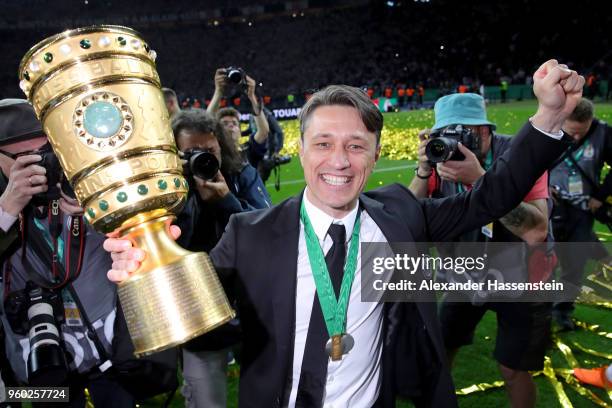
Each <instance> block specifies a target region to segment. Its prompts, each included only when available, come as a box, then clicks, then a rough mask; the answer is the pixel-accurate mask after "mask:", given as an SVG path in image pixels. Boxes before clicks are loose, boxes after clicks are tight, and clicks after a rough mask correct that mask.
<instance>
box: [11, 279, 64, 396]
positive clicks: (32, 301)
mask: <svg viewBox="0 0 612 408" xmlns="http://www.w3.org/2000/svg"><path fill="white" fill-rule="evenodd" d="M4 308H5V312H6V316H7V319H8V321H9V324H10V325H11V329H12V330H13V332H15V333H16V334H19V335H22V336H25V335H26V334H27V335H28V338H29V341H30V353H29V355H28V385H31V386H58V385H62V384H64V383H65V381H66V379H67V377H68V364H67V362H66V355H65V352H64V346H63V341H62V339H61V334H60V333H61V330H60V325H61V324H62V322H64V320H65V317H64V305H63V302H62V298H61V296H60V295H59V293H57V292H55V291H52V290H49V289H46V288H42V287H40V286H38V285H36V284H35V283H33V282H31V281H28V282H27V283H26V287H25V288H24V289H23V290H19V291H15V292H11V293H10V294H9V295H8V297H7V299H6V300H5V302H4Z"/></svg>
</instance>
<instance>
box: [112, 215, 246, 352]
mask: <svg viewBox="0 0 612 408" xmlns="http://www.w3.org/2000/svg"><path fill="white" fill-rule="evenodd" d="M166 218H167V217H163V218H161V219H157V220H151V221H149V222H146V223H144V224H141V225H138V226H137V227H135V228H133V229H131V231H128V234H127V237H128V238H131V239H132V240H133V242H135V243H136V244H137V246H139V247H140V248H143V249H145V251H146V253H147V255H146V259H145V260H144V261H143V262H142V265H141V269H140V270H139V271H138V272H136V273H135V274H134V275H133V276H131V277H130V278H129V279H127V280H126V281H124V282H122V283H121V284H119V287H118V292H119V299H120V300H121V307H122V308H123V313H124V315H125V320H126V323H127V327H128V331H129V333H130V337H131V338H132V343H133V344H134V354H135V355H136V357H141V356H145V355H148V354H152V353H155V352H158V351H162V350H165V349H167V348H170V347H173V346H176V345H179V344H182V343H185V342H186V341H188V340H191V339H193V338H195V337H198V336H200V335H201V334H204V333H206V332H208V331H210V330H212V329H215V328H217V327H219V326H221V325H222V324H224V323H227V322H228V321H230V320H231V319H232V318H234V316H235V312H234V311H233V310H232V308H231V307H230V305H229V302H228V300H227V297H226V296H225V292H224V291H223V287H222V286H221V283H220V281H219V278H218V276H217V274H216V272H215V269H214V267H213V265H212V262H211V261H210V258H209V257H208V255H207V254H206V253H204V252H190V251H187V250H185V249H183V248H181V247H179V246H178V245H177V244H176V243H175V242H174V240H172V239H171V238H170V237H169V236H168V235H167V232H166V228H165V224H164V219H166ZM145 237H146V239H143V238H145Z"/></svg>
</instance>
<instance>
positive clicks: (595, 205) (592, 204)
mask: <svg viewBox="0 0 612 408" xmlns="http://www.w3.org/2000/svg"><path fill="white" fill-rule="evenodd" d="M602 205H603V203H602V202H601V201H599V200H598V199H596V198H593V197H591V198H590V199H589V210H591V212H595V211H597V210H599V208H600V207H601V206H602Z"/></svg>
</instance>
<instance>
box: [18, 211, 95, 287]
mask: <svg viewBox="0 0 612 408" xmlns="http://www.w3.org/2000/svg"><path fill="white" fill-rule="evenodd" d="M26 208H28V207H26ZM32 210H33V209H32V208H30V209H29V210H25V209H24V214H23V228H22V251H21V262H22V264H23V266H24V268H25V270H26V271H27V273H28V277H29V278H30V280H32V281H33V282H34V283H36V284H37V285H39V286H41V287H45V288H50V289H59V288H62V287H64V286H65V285H66V284H67V283H68V282H70V281H72V280H74V279H76V278H77V277H78V276H79V274H80V272H81V269H82V266H83V256H84V252H85V236H86V231H83V228H84V224H83V217H81V216H79V217H70V231H68V234H67V239H66V245H65V247H64V259H65V264H62V262H61V261H60V259H59V252H60V251H59V243H60V240H61V237H60V236H61V233H62V230H63V214H62V211H61V210H60V208H59V200H54V201H52V202H51V203H50V204H49V208H48V211H47V218H48V222H49V231H48V235H49V237H48V238H49V240H48V241H50V242H48V241H47V239H45V235H47V234H45V233H46V232H47V231H46V230H45V229H41V231H40V232H41V233H37V232H38V231H35V230H33V229H30V228H28V221H29V220H31V219H33V214H32V212H31V211H32ZM35 222H36V221H35ZM35 228H39V227H38V226H36V227H35ZM28 232H32V233H28ZM27 245H30V247H31V248H32V250H33V251H34V252H35V253H36V255H37V256H38V257H39V258H40V260H41V261H42V262H43V264H44V265H48V266H49V269H50V270H51V271H52V273H53V279H54V281H53V283H51V284H49V282H48V281H46V280H45V279H44V278H43V277H42V276H40V275H39V274H37V273H35V272H34V268H33V267H32V264H31V262H30V261H29V260H28V258H27V256H26V246H27ZM64 265H65V267H64Z"/></svg>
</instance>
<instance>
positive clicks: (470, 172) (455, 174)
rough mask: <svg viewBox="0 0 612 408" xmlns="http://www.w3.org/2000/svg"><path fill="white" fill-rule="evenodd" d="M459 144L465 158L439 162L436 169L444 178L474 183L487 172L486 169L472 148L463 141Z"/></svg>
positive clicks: (456, 181) (457, 181)
mask: <svg viewBox="0 0 612 408" xmlns="http://www.w3.org/2000/svg"><path fill="white" fill-rule="evenodd" d="M458 146H459V150H460V151H461V153H463V155H464V156H465V160H462V161H454V160H449V161H446V162H444V163H438V166H437V168H436V171H437V172H438V174H439V175H440V178H442V180H447V181H452V182H455V183H463V184H470V185H472V184H474V183H475V182H476V180H478V179H479V178H480V177H482V175H483V174H485V170H484V169H483V168H482V166H481V165H480V162H479V161H478V157H476V155H475V154H474V153H472V151H471V150H470V149H468V148H467V147H465V146H464V145H463V144H461V143H459V144H458Z"/></svg>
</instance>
